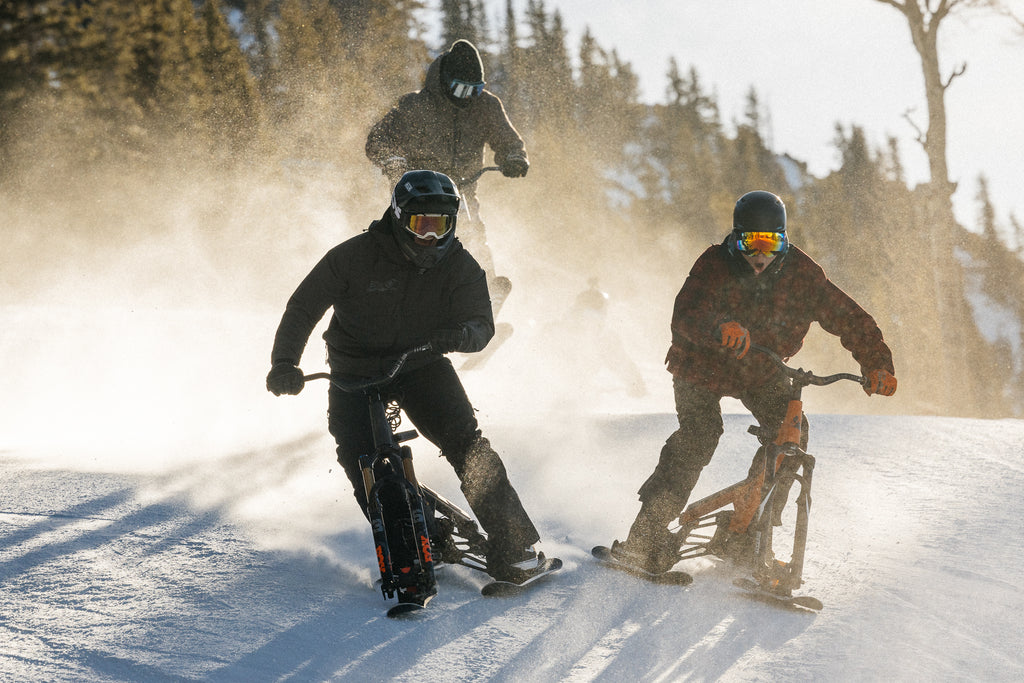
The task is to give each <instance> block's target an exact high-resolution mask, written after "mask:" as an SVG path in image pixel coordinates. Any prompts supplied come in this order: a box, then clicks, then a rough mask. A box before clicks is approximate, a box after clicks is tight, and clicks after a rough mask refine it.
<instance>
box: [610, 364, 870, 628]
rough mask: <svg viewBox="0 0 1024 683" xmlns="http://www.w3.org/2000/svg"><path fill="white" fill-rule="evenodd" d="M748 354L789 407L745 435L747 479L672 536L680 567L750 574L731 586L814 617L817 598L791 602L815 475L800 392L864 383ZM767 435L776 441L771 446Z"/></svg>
mask: <svg viewBox="0 0 1024 683" xmlns="http://www.w3.org/2000/svg"><path fill="white" fill-rule="evenodd" d="M750 349H751V350H752V351H758V352H760V353H763V354H765V355H766V356H768V358H770V359H771V360H772V361H773V362H774V363H775V364H776V365H777V366H778V368H779V369H780V370H781V371H782V372H783V374H784V375H785V376H786V377H787V378H788V380H789V402H788V405H787V409H786V414H785V417H784V418H783V420H782V422H781V423H780V424H779V426H778V430H777V431H776V430H772V429H770V428H762V427H759V426H757V425H754V426H751V427H750V428H749V429H748V431H749V432H750V433H751V434H753V435H754V436H756V437H757V438H758V441H760V442H761V447H760V448H758V450H757V452H756V454H755V455H754V460H753V463H752V464H751V467H750V470H749V472H748V474H747V478H746V479H744V480H743V481H740V482H738V483H736V484H733V485H732V486H727V487H726V488H724V489H722V490H720V491H718V492H716V493H712V494H711V495H709V496H707V497H705V498H702V499H700V500H698V501H695V502H693V503H690V504H689V505H688V506H686V509H685V510H683V511H682V513H680V515H679V517H678V519H677V520H674V522H673V525H672V527H671V530H672V531H673V532H675V533H676V535H677V537H678V538H680V539H682V543H681V546H680V549H679V559H680V560H686V559H692V558H696V557H702V556H704V555H713V556H715V557H719V558H721V559H724V560H727V561H729V562H731V563H733V564H735V565H737V566H740V567H742V568H744V569H745V570H749V571H750V572H751V576H749V577H742V578H737V579H736V580H735V581H734V582H733V583H734V585H735V586H737V587H738V588H742V589H744V590H745V591H747V592H748V593H749V594H750V595H751V596H753V597H756V598H758V599H762V600H765V601H768V602H773V603H778V604H781V605H783V606H788V607H794V608H806V609H811V610H820V609H822V607H823V605H822V603H821V601H820V600H818V599H817V598H814V597H811V596H808V595H796V596H794V595H793V591H794V590H795V589H797V588H799V587H800V586H801V584H802V583H803V567H804V554H805V550H806V543H807V526H808V520H809V517H810V509H811V477H812V474H813V472H814V456H812V455H810V454H809V453H807V452H806V451H805V450H804V449H803V448H802V447H801V433H802V423H803V400H802V399H801V392H802V390H803V388H804V387H806V386H809V385H815V386H824V385H828V384H833V383H835V382H838V381H840V380H850V381H853V382H857V383H859V384H861V385H864V384H865V383H866V381H867V380H866V379H865V378H864V377H861V376H860V375H853V374H849V373H839V374H834V375H828V376H819V375H815V374H814V373H813V372H810V371H806V370H803V369H799V368H792V367H790V366H788V365H786V364H785V362H784V361H783V360H782V359H781V358H779V356H778V355H777V354H776V353H774V352H773V351H772V350H771V349H767V348H765V347H763V346H759V345H757V344H751V345H750ZM772 434H775V438H774V439H773V438H772ZM794 484H799V489H798V492H797V494H796V496H795V497H794V498H792V504H790V493H791V490H792V487H793V485H794ZM791 508H795V515H796V516H795V522H793V542H792V545H791V546H790V550H791V555H790V559H789V560H788V561H784V560H780V559H778V558H777V557H776V554H775V551H776V550H777V548H776V547H774V546H773V543H772V542H773V531H774V530H775V528H776V527H779V526H782V522H783V513H784V512H786V513H788V512H789V511H790V509H791ZM593 555H594V556H595V557H597V558H598V559H600V560H602V561H603V562H605V563H606V564H608V565H610V566H614V567H617V568H620V569H624V570H625V571H631V572H632V573H635V574H639V575H641V576H644V578H647V579H649V580H652V581H655V582H657V583H673V584H676V585H687V584H689V583H690V582H691V581H692V577H691V576H690V575H689V574H687V573H686V572H682V571H678V570H673V571H669V572H665V573H663V574H647V573H645V572H641V571H640V570H638V569H634V568H631V567H629V566H626V565H623V564H622V563H618V562H616V561H615V558H614V556H613V555H612V554H611V551H610V549H608V548H607V547H605V546H597V547H596V548H594V550H593Z"/></svg>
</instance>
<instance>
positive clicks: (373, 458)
mask: <svg viewBox="0 0 1024 683" xmlns="http://www.w3.org/2000/svg"><path fill="white" fill-rule="evenodd" d="M429 349H430V345H429V344H424V345H422V346H418V347H416V348H413V349H410V350H408V351H406V352H404V353H402V354H401V355H400V356H399V357H398V359H397V360H396V361H395V363H394V364H393V365H392V366H391V368H390V369H389V370H388V372H387V373H385V374H384V375H382V376H380V377H374V378H369V379H358V380H349V379H343V378H339V377H337V376H332V375H331V374H330V373H327V372H319V373H314V374H310V375H305V377H304V379H305V380H306V381H307V382H308V381H310V380H315V379H327V380H330V382H331V384H333V385H334V386H335V387H337V388H338V389H341V390H342V391H345V392H349V393H363V394H365V395H366V397H367V401H368V407H369V411H370V424H371V427H372V430H373V441H374V452H373V453H371V454H365V455H363V456H361V457H360V459H359V466H360V468H361V470H362V475H363V486H364V487H365V490H366V498H367V501H368V508H367V514H368V516H369V519H370V527H371V529H372V532H373V543H374V552H375V555H376V558H377V566H378V569H379V570H380V577H381V583H380V588H381V592H382V593H383V595H384V597H385V599H392V598H394V597H395V596H396V595H397V599H398V602H397V604H395V605H394V606H393V607H391V608H390V609H389V610H388V616H391V617H394V616H398V615H400V614H404V613H407V612H411V611H416V610H419V609H422V608H423V607H426V605H427V603H428V602H429V601H430V600H431V598H433V597H434V596H435V595H437V579H436V577H435V574H434V568H435V566H436V565H438V564H441V563H444V564H461V565H464V566H466V567H469V568H471V569H475V570H477V571H481V572H484V573H486V571H487V559H486V557H487V537H486V535H485V534H484V533H483V532H482V531H481V530H480V529H479V528H478V525H477V523H476V521H475V520H474V519H473V518H472V517H470V516H469V514H467V513H466V512H465V511H463V510H462V509H461V508H460V507H459V506H457V505H456V504H455V503H452V502H451V501H449V500H448V499H446V498H445V497H444V496H442V495H441V494H439V493H437V492H436V491H434V490H432V489H431V488H429V487H428V486H426V485H425V484H422V483H420V482H419V481H418V480H417V478H416V473H415V470H414V468H413V464H412V449H411V448H410V447H409V446H404V445H401V444H402V442H404V441H409V440H411V439H415V438H416V437H417V436H418V434H417V432H416V430H414V429H411V430H407V431H403V432H398V431H397V430H398V428H399V426H400V425H401V420H402V417H401V409H400V407H399V406H398V404H397V403H396V402H394V401H391V400H388V398H387V396H386V392H385V389H386V387H387V386H388V385H389V384H390V383H391V382H392V381H393V380H394V378H395V377H396V376H397V375H398V373H399V372H400V371H401V369H402V368H403V367H404V366H405V363H406V361H407V360H408V358H409V357H410V356H412V355H414V354H416V353H421V352H423V351H427V350H429ZM538 560H539V561H538V569H537V570H536V576H538V577H539V576H540V575H542V574H543V573H546V572H547V571H553V570H555V569H558V568H559V567H560V566H561V561H560V560H557V559H553V558H544V557H543V555H542V554H541V555H540V556H539V558H538ZM556 565H557V566H556ZM531 578H533V576H531ZM502 583H504V582H497V581H492V582H491V583H489V584H487V585H485V586H484V587H483V589H482V591H481V592H482V593H483V594H484V595H498V594H505V593H511V592H514V591H515V589H514V588H512V587H504V588H503V587H500V586H498V585H496V584H502ZM525 583H527V582H524V583H523V584H522V585H525ZM514 586H517V587H518V586H520V584H514Z"/></svg>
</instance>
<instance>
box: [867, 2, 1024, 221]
mask: <svg viewBox="0 0 1024 683" xmlns="http://www.w3.org/2000/svg"><path fill="white" fill-rule="evenodd" d="M875 1H876V2H880V3H882V4H883V5H889V6H890V7H894V8H895V9H896V10H897V11H899V13H900V14H902V15H903V16H904V17H905V18H906V20H907V27H908V28H909V29H910V37H911V40H913V43H914V48H915V49H916V50H917V54H918V55H919V56H920V58H921V71H922V74H923V75H924V88H925V100H926V102H927V104H928V127H927V129H926V130H924V131H922V130H921V129H920V128H919V127H918V126H917V125H916V124H915V123H914V122H913V120H912V119H911V118H910V115H909V112H908V113H907V115H906V118H907V120H908V121H910V123H911V125H912V126H913V127H914V129H915V131H916V132H917V140H918V142H919V143H920V144H921V146H922V147H923V148H924V152H925V154H926V155H927V157H928V170H929V173H930V180H931V184H932V186H933V188H934V190H935V191H936V192H937V193H939V194H943V195H944V196H945V197H946V199H947V201H949V200H950V198H951V197H952V194H953V192H954V191H955V190H956V184H955V183H953V182H951V181H950V179H949V164H948V163H947V159H946V102H945V98H946V90H947V89H948V88H949V87H950V86H951V85H952V84H953V81H954V80H955V79H956V78H958V77H960V76H962V75H964V73H965V71H966V70H967V64H966V62H961V63H960V64H957V65H956V66H955V67H953V69H952V71H950V72H949V73H948V74H946V75H945V76H943V74H942V71H941V69H940V67H939V47H938V36H939V28H940V27H941V26H942V22H943V21H945V20H946V19H947V18H949V17H950V16H952V15H954V14H957V13H964V12H966V11H968V10H983V11H989V12H992V13H995V14H999V15H1002V16H1005V17H1008V18H1009V19H1010V20H1011V21H1012V22H1014V23H1016V25H1017V26H1018V27H1019V28H1020V29H1021V30H1022V31H1024V20H1022V18H1021V17H1019V16H1017V15H1016V14H1015V13H1014V11H1013V10H1012V9H1010V8H1009V6H1008V4H1007V3H1006V2H1004V1H1002V0H875Z"/></svg>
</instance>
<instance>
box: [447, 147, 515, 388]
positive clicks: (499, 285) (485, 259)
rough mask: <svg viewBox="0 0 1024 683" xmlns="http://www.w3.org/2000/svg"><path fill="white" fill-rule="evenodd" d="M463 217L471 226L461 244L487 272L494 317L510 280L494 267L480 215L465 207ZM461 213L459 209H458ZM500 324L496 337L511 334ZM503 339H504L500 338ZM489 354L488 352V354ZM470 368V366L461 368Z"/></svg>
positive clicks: (473, 179) (472, 178)
mask: <svg viewBox="0 0 1024 683" xmlns="http://www.w3.org/2000/svg"><path fill="white" fill-rule="evenodd" d="M500 170H501V167H500V166H484V167H483V168H481V169H480V170H479V171H477V172H476V173H474V174H472V175H471V176H469V177H468V178H460V179H459V180H458V187H460V188H462V187H465V186H467V185H473V184H475V183H476V181H478V180H480V178H481V177H482V176H483V175H484V174H485V173H487V172H488V171H500ZM465 211H466V213H465V218H466V219H468V220H469V225H471V226H473V227H472V228H469V227H468V226H467V228H468V229H469V230H470V232H469V233H465V238H464V239H463V240H462V241H463V244H465V245H466V246H467V248H468V249H469V251H470V253H472V254H473V256H474V257H475V258H476V260H477V261H479V262H480V267H482V268H483V269H484V272H486V273H487V289H488V290H489V292H490V295H491V308H492V310H493V311H494V317H495V318H497V317H498V311H500V310H501V307H502V305H503V304H504V303H505V299H507V298H508V295H509V293H510V292H511V291H512V281H511V280H509V279H508V278H507V277H506V276H504V275H498V274H497V273H496V271H495V269H494V257H493V255H492V254H491V248H490V246H488V244H487V236H486V234H485V232H484V224H483V222H481V221H480V217H479V216H476V215H473V213H471V209H470V207H469V206H468V205H467V206H466V207H465ZM460 214H461V210H460ZM501 326H502V324H499V329H498V330H497V334H496V337H498V338H502V337H504V336H505V333H506V332H507V333H508V334H511V325H509V326H508V329H507V330H505V329H501ZM502 341H504V339H502ZM488 355H489V354H488ZM461 369H470V368H465V367H463V368H461Z"/></svg>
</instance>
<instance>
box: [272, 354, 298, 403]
mask: <svg viewBox="0 0 1024 683" xmlns="http://www.w3.org/2000/svg"><path fill="white" fill-rule="evenodd" d="M304 386H306V380H305V379H304V378H303V375H302V370H299V368H297V367H296V366H295V365H292V364H291V363H289V362H287V361H284V362H281V363H274V367H272V368H270V372H269V373H267V391H269V392H270V393H272V394H273V395H274V396H280V395H281V394H290V395H292V396H294V395H296V394H298V393H299V392H300V391H302V387H304Z"/></svg>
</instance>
